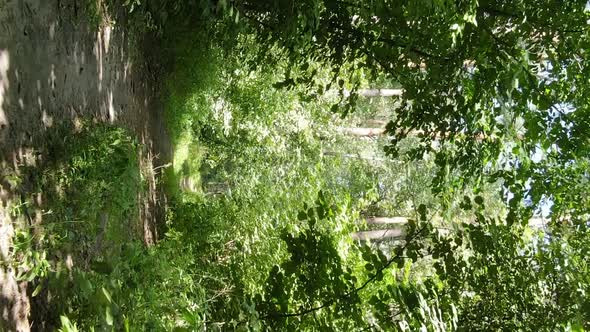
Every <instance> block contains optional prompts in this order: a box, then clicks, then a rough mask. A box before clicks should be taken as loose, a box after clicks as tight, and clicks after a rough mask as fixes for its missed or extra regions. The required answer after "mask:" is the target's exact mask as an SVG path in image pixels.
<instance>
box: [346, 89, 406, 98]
mask: <svg viewBox="0 0 590 332" xmlns="http://www.w3.org/2000/svg"><path fill="white" fill-rule="evenodd" d="M357 94H358V95H359V96H363V97H399V96H401V95H403V94H404V90H402V89H359V90H357ZM344 96H346V97H348V96H350V91H347V90H344Z"/></svg>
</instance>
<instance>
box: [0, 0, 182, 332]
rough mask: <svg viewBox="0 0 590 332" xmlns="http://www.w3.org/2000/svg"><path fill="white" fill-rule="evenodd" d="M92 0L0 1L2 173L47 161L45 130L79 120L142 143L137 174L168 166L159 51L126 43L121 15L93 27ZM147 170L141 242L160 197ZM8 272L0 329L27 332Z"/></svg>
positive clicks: (2, 184) (2, 281) (17, 288)
mask: <svg viewBox="0 0 590 332" xmlns="http://www.w3.org/2000/svg"><path fill="white" fill-rule="evenodd" d="M90 2H91V1H75V0H49V1H48V0H0V171H2V170H8V169H11V170H13V171H16V172H18V166H20V165H23V164H27V163H35V162H36V160H37V159H39V158H43V157H44V156H42V155H38V153H37V152H36V151H37V150H36V147H38V146H39V145H40V144H43V140H44V137H45V133H47V132H48V131H50V130H51V128H53V127H55V126H57V125H60V124H63V123H65V124H71V125H72V127H73V128H75V127H76V126H79V125H80V123H81V120H82V119H91V120H93V121H97V122H109V123H113V124H116V125H122V126H125V127H127V128H130V129H131V130H132V131H133V132H134V133H135V134H136V135H137V137H138V139H139V140H140V142H141V143H142V144H143V145H144V149H143V151H142V152H141V158H140V159H141V161H142V164H143V165H142V166H143V167H142V168H143V169H148V170H153V169H154V168H156V167H157V166H160V165H163V164H166V163H167V162H169V160H170V158H171V156H170V154H171V148H170V143H169V140H168V136H167V134H166V131H165V128H164V121H163V119H162V116H163V108H162V105H161V102H160V100H159V87H160V86H161V82H159V81H158V80H159V78H160V77H159V76H161V75H159V74H158V73H159V72H160V71H159V70H158V67H157V66H155V65H154V64H155V63H157V59H156V61H154V60H153V59H155V58H157V53H156V52H154V51H156V50H157V49H150V46H149V44H150V43H149V39H147V40H142V41H141V42H135V41H132V40H131V39H130V36H129V34H128V33H127V32H126V31H127V29H126V24H125V22H124V19H119V20H117V23H116V24H113V23H109V24H101V26H102V27H101V28H96V27H94V24H90V23H89V19H88V18H89V14H88V13H87V12H86V8H85V6H87V5H88V3H90ZM104 20H105V21H111V22H112V21H113V20H114V19H113V18H110V19H109V18H108V17H107V18H104ZM133 45H135V46H133ZM137 45H140V46H137ZM145 50H147V52H145ZM144 54H150V55H149V56H148V57H146V56H145V55H144ZM148 173H149V174H148V176H147V178H148V186H149V192H148V195H147V197H143V198H142V209H141V211H140V215H141V220H140V223H141V227H143V230H144V240H145V242H146V243H153V242H154V241H155V239H157V237H158V234H157V229H158V227H157V226H158V225H159V223H160V222H161V220H162V217H163V214H162V211H163V205H164V204H166V203H165V202H166V200H165V197H164V195H163V192H162V190H160V189H159V188H157V186H156V181H155V176H154V172H148ZM2 174H3V173H2V172H0V200H1V201H2V206H0V254H1V255H2V257H7V256H6V255H7V254H8V249H9V245H10V242H9V240H10V238H11V236H12V233H13V231H14V230H13V225H12V222H11V221H10V219H9V214H8V213H7V211H5V209H4V211H3V207H4V208H5V207H6V206H7V204H8V202H9V201H10V200H11V199H12V197H13V196H14V195H15V193H13V192H11V191H10V189H9V186H7V185H6V181H4V179H2ZM13 274H14V271H11V270H10V269H9V268H5V267H0V315H1V319H0V330H18V331H28V330H29V326H28V318H27V317H28V316H27V315H28V310H29V309H28V308H29V303H28V299H27V290H26V283H17V282H16V281H15V280H14V275H13ZM29 292H30V290H29ZM2 321H4V324H3V323H2Z"/></svg>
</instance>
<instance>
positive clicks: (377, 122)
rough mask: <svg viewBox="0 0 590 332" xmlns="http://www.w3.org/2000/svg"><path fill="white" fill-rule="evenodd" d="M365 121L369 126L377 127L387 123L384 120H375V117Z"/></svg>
mask: <svg viewBox="0 0 590 332" xmlns="http://www.w3.org/2000/svg"><path fill="white" fill-rule="evenodd" d="M365 123H366V124H367V125H369V126H378V127H385V126H386V125H387V121H385V120H377V119H368V120H366V121H365Z"/></svg>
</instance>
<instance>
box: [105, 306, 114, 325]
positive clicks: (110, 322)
mask: <svg viewBox="0 0 590 332" xmlns="http://www.w3.org/2000/svg"><path fill="white" fill-rule="evenodd" d="M105 322H106V323H107V325H108V326H113V313H112V312H111V307H110V306H107V307H106V308H105Z"/></svg>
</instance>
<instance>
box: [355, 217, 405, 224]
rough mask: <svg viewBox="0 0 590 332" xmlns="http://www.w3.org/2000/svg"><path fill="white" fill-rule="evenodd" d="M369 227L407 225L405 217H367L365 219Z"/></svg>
mask: <svg viewBox="0 0 590 332" xmlns="http://www.w3.org/2000/svg"><path fill="white" fill-rule="evenodd" d="M365 220H366V222H367V224H370V225H383V224H395V225H405V224H407V223H408V218H405V217H368V218H367V219H365Z"/></svg>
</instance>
